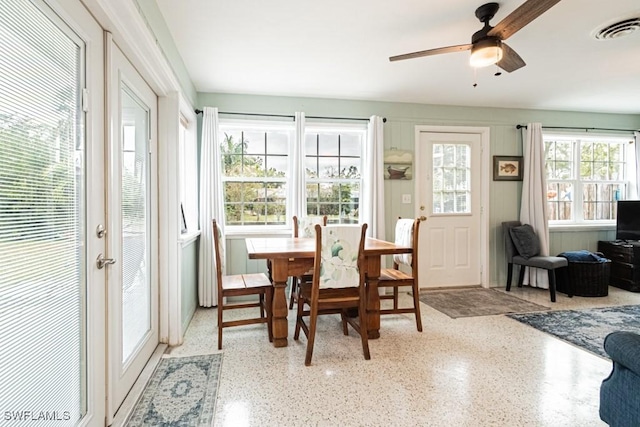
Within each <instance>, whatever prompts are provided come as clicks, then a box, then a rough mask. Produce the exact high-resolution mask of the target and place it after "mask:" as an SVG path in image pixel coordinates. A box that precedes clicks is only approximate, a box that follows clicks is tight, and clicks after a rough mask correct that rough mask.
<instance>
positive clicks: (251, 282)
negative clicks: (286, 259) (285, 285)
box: [222, 273, 271, 290]
mask: <svg viewBox="0 0 640 427" xmlns="http://www.w3.org/2000/svg"><path fill="white" fill-rule="evenodd" d="M270 286H271V282H270V281H269V278H268V277H267V276H266V275H265V274H263V273H256V274H235V275H233V276H222V289H224V290H241V289H255V288H264V287H270Z"/></svg>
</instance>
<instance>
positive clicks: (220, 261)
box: [212, 219, 273, 350]
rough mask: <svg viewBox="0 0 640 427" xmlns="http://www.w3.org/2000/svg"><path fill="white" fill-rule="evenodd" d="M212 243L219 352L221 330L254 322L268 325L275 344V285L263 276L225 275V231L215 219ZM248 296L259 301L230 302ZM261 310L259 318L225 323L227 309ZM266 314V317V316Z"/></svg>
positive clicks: (258, 274) (270, 340)
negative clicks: (273, 307)
mask: <svg viewBox="0 0 640 427" xmlns="http://www.w3.org/2000/svg"><path fill="white" fill-rule="evenodd" d="M212 226H213V243H214V248H215V269H216V279H217V280H216V281H217V283H218V350H221V349H222V329H223V328H227V327H231V326H242V325H252V324H255V323H266V324H267V330H268V333H269V342H272V341H273V330H272V326H271V319H272V313H271V307H272V302H273V286H272V285H271V281H270V280H269V278H268V277H267V276H266V275H265V274H264V273H257V274H236V275H233V276H227V275H225V274H224V269H225V253H224V245H223V242H224V237H223V235H222V230H221V229H220V227H219V226H218V224H217V223H216V220H215V219H214V220H213V221H212ZM247 295H257V296H258V301H257V302H235V303H232V302H229V297H239V296H247ZM253 307H259V308H260V317H252V318H245V319H237V320H229V321H224V319H223V313H224V311H225V310H235V309H241V308H253ZM265 314H266V315H265Z"/></svg>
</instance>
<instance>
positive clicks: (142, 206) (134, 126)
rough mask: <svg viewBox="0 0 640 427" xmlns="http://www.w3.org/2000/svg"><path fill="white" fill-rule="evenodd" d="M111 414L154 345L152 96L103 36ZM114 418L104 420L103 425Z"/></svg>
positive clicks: (154, 132)
mask: <svg viewBox="0 0 640 427" xmlns="http://www.w3.org/2000/svg"><path fill="white" fill-rule="evenodd" d="M107 39H108V42H107V46H108V47H107V49H108V53H107V58H108V61H110V65H109V66H108V68H109V74H110V76H109V77H108V78H107V81H108V90H107V92H108V97H109V101H108V110H109V116H110V127H109V128H108V134H109V137H108V156H107V164H108V166H107V167H108V172H107V180H108V182H109V184H110V190H109V191H108V193H107V195H108V196H107V216H108V219H107V223H108V227H107V230H108V232H107V239H108V247H109V257H108V258H107V259H105V265H108V276H107V281H108V284H107V288H108V313H107V317H108V330H109V331H108V348H109V350H108V354H109V356H108V357H109V360H108V371H109V386H108V410H107V411H108V416H109V417H111V416H113V415H114V414H115V413H116V412H117V410H118V408H119V407H120V405H121V404H122V401H123V400H124V398H125V397H126V395H127V393H128V392H129V390H130V389H131V387H132V386H133V383H134V382H135V381H136V379H137V378H138V376H139V375H140V372H142V369H143V368H144V366H145V364H146V363H147V361H148V360H149V358H150V356H151V354H152V353H153V351H154V350H155V348H156V346H157V345H158V286H157V278H156V271H157V268H156V262H157V261H156V260H157V256H156V253H157V245H156V242H157V240H158V239H157V231H156V230H157V214H156V212H157V209H156V208H155V206H156V204H157V202H156V201H157V195H156V178H155V177H156V175H157V172H156V169H157V161H156V151H155V142H156V141H157V130H156V129H157V123H156V122H157V98H156V95H155V93H154V92H153V90H152V89H151V88H150V87H149V86H148V85H147V83H146V82H145V81H144V80H143V79H142V77H141V76H140V75H139V74H138V72H137V71H136V70H135V68H134V67H133V66H132V65H131V63H130V62H129V61H128V60H127V58H126V57H125V56H124V54H123V53H122V52H121V51H120V49H119V48H118V47H117V46H116V45H115V44H114V43H113V42H112V41H111V40H110V37H109V36H108V37H107ZM110 420H111V418H108V422H109V421H110Z"/></svg>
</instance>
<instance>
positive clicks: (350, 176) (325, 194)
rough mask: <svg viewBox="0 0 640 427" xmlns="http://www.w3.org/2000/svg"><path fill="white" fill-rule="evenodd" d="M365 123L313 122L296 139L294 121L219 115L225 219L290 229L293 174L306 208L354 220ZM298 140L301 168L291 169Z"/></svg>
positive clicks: (334, 218)
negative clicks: (303, 190)
mask: <svg viewBox="0 0 640 427" xmlns="http://www.w3.org/2000/svg"><path fill="white" fill-rule="evenodd" d="M366 132H367V127H366V125H346V124H328V123H315V124H310V125H307V126H306V127H305V130H304V140H303V141H300V142H298V141H296V138H295V123H293V122H264V121H262V122H260V121H253V120H234V121H225V120H221V121H220V129H219V141H220V148H221V150H220V151H221V157H222V171H223V172H222V173H223V177H222V181H223V192H224V206H225V220H226V225H227V226H229V227H231V228H230V230H233V227H247V226H249V227H251V226H253V227H270V228H271V229H278V228H280V229H283V230H284V229H288V228H289V227H290V226H291V224H290V222H291V217H292V216H293V214H292V213H291V212H292V207H293V206H294V205H296V204H297V200H293V196H292V194H293V188H294V185H292V183H294V182H295V181H294V180H295V179H298V180H303V181H304V182H302V183H301V185H304V187H305V188H306V190H307V191H306V200H305V201H304V204H305V206H306V214H307V215H309V216H321V215H327V217H328V221H329V222H330V223H333V224H339V223H356V224H357V223H358V221H359V207H360V193H361V188H362V183H361V175H362V152H363V149H364V142H365V138H366ZM296 144H300V146H299V148H300V149H301V150H302V153H303V157H304V165H303V166H304V174H303V176H300V177H295V176H293V175H292V171H293V153H294V151H297V150H295V148H296Z"/></svg>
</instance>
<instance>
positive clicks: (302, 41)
mask: <svg viewBox="0 0 640 427" xmlns="http://www.w3.org/2000/svg"><path fill="white" fill-rule="evenodd" d="M523 1H524V0H501V1H499V3H500V10H499V11H498V13H497V14H496V16H495V17H494V19H493V20H492V21H491V24H493V25H495V24H497V23H498V22H499V21H500V20H501V19H503V18H504V17H505V16H507V15H508V14H509V13H510V12H511V11H513V10H514V9H515V8H516V7H518V6H519V5H520V4H521V3H523ZM483 3H484V2H483V1H482V0H440V1H433V0H431V1H430V0H395V1H383V0H348V1H345V0H324V1H314V2H311V1H303V0H302V1H301V0H270V1H256V0H232V1H223V0H216V1H214V0H180V1H176V0H157V4H158V6H159V8H160V10H161V12H162V14H163V16H164V19H165V21H166V23H167V26H168V28H169V30H170V31H171V34H172V36H173V39H174V41H175V43H176V46H177V48H178V50H179V52H180V54H181V55H182V58H183V60H184V63H185V65H186V68H187V70H188V71H189V74H190V76H191V79H192V81H193V83H194V85H195V87H196V90H197V91H198V92H222V93H238V94H257V95H278V96H300V97H320V98H339V99H361V100H375V101H392V102H414V103H422V104H445V105H467V106H489V107H508V108H532V109H545V110H569V111H592V112H610V113H631V114H640V31H636V32H634V33H632V34H631V35H629V36H626V37H620V38H617V39H613V40H605V41H602V40H596V39H595V38H594V37H593V34H594V33H595V32H596V31H597V30H599V29H600V28H602V27H603V26H605V25H609V24H612V23H614V22H617V21H620V20H622V19H628V18H633V17H640V2H639V1H638V0H614V1H603V0H562V1H560V3H558V4H556V5H555V6H553V7H552V8H551V9H549V10H548V11H547V12H546V13H544V14H543V15H542V16H540V17H539V18H538V19H536V20H535V21H533V22H532V23H530V24H529V25H527V26H526V27H524V28H523V29H522V30H520V31H519V32H517V33H516V34H515V35H513V36H512V37H510V38H509V39H508V40H507V43H508V45H509V46H510V47H511V48H513V49H514V50H515V51H517V52H518V54H520V56H521V57H522V58H523V59H524V61H525V62H526V63H527V66H526V67H524V68H521V69H519V70H517V71H514V72H513V73H506V72H503V73H502V75H501V76H499V77H495V76H494V75H493V74H494V73H495V71H496V68H495V67H488V68H481V69H478V70H477V75H476V76H474V70H473V69H472V68H471V67H470V66H469V65H468V60H469V52H458V53H448V54H443V55H438V56H431V57H423V58H416V59H410V60H406V61H399V62H393V63H392V62H389V56H393V55H398V54H403V53H409V52H414V51H419V50H425V49H431V48H436V47H441V46H451V45H457V44H465V43H470V41H471V35H472V34H473V33H474V32H475V31H477V30H479V29H480V28H482V24H481V23H480V22H479V21H478V20H477V18H476V17H475V15H474V12H475V9H476V8H477V7H478V6H480V5H482V4H483ZM474 82H477V83H478V85H477V87H475V88H474V87H473V83H474Z"/></svg>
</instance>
